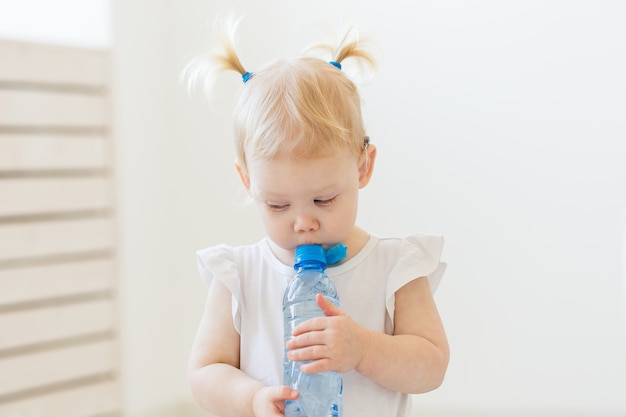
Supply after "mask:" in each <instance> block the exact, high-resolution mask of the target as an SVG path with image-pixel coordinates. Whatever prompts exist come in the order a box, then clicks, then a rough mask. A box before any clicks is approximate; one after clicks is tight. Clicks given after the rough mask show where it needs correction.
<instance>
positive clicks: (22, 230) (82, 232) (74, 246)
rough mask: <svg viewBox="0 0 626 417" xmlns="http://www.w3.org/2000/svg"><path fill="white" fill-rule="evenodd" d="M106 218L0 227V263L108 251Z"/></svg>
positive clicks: (109, 233) (110, 223)
mask: <svg viewBox="0 0 626 417" xmlns="http://www.w3.org/2000/svg"><path fill="white" fill-rule="evenodd" d="M112 245H113V221H112V220H111V219H109V218H103V219H101V218H97V219H80V220H66V221H49V222H29V223H10V224H0V261H3V260H7V259H16V258H24V257H37V256H47V255H55V254H65V253H72V252H86V251H97V250H106V249H110V248H111V247H112Z"/></svg>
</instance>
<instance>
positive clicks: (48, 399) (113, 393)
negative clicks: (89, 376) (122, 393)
mask: <svg viewBox="0 0 626 417" xmlns="http://www.w3.org/2000/svg"><path fill="white" fill-rule="evenodd" d="M119 409H120V400H119V394H118V391H117V384H115V383H114V382H111V381H105V382H102V383H98V384H90V385H85V386H82V387H78V388H72V389H68V390H64V391H60V392H52V393H49V394H45V395H41V396H39V397H35V398H28V399H25V400H20V401H15V402H11V403H8V404H4V405H3V404H0V416H6V417H10V416H11V417H12V416H15V417H18V416H19V417H50V416H62V417H86V416H89V417H95V416H100V415H103V414H109V413H113V412H115V411H118V410H119Z"/></svg>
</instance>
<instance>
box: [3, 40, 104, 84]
mask: <svg viewBox="0 0 626 417" xmlns="http://www.w3.org/2000/svg"><path fill="white" fill-rule="evenodd" d="M0 62H2V65H0V80H11V81H19V82H34V83H52V84H78V85H103V84H108V80H109V66H108V62H109V53H108V51H106V50H93V49H89V50H85V49H80V48H68V47H62V46H58V45H42V44H32V43H29V42H19V41H8V40H0Z"/></svg>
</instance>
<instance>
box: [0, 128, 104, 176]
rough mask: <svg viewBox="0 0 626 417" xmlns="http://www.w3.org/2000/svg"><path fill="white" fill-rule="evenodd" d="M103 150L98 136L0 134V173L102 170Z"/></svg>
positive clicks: (102, 143)
mask: <svg viewBox="0 0 626 417" xmlns="http://www.w3.org/2000/svg"><path fill="white" fill-rule="evenodd" d="M107 146H108V143H107V140H106V138H105V137H104V136H103V135H102V134H100V135H98V134H93V135H86V134H80V135H60V134H57V135H54V134H29V135H24V134H22V135H17V134H7V133H5V134H2V133H0V171H27V170H32V171H42V170H55V169H56V170H68V169H102V168H105V167H107V166H108V157H109V155H108V154H107Z"/></svg>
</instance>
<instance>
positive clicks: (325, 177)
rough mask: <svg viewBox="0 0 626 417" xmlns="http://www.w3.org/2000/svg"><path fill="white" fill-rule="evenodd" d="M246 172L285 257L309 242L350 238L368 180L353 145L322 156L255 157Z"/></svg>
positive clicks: (268, 228)
mask: <svg viewBox="0 0 626 417" xmlns="http://www.w3.org/2000/svg"><path fill="white" fill-rule="evenodd" d="M362 169H363V168H361V170H362ZM240 173H241V174H242V180H243V181H244V185H246V183H247V182H248V181H249V182H248V184H249V188H248V190H249V192H250V196H251V197H252V199H253V200H254V202H255V204H256V206H257V209H258V212H259V215H260V218H261V222H262V224H263V227H264V229H265V232H266V233H267V235H268V237H269V238H270V240H271V241H272V243H273V246H275V247H274V248H273V249H274V250H275V251H277V252H282V253H277V256H278V257H279V258H280V259H281V260H283V261H285V259H289V256H292V255H293V252H294V251H295V249H296V247H297V246H300V245H303V244H311V243H317V244H322V245H324V246H325V247H329V246H331V245H334V244H336V243H339V242H344V241H345V240H346V238H347V237H348V236H349V234H350V232H351V231H352V230H353V228H354V224H355V221H356V215H357V201H358V192H359V188H361V187H362V186H363V185H365V184H364V183H363V173H362V171H360V170H359V160H358V158H357V157H356V156H354V155H353V154H351V153H349V152H347V151H346V152H341V153H339V154H338V155H336V156H330V157H323V158H317V159H302V158H300V159H293V158H290V157H280V158H278V159H273V160H269V161H251V162H250V163H249V164H248V172H247V174H248V175H246V174H244V173H242V172H240Z"/></svg>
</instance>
